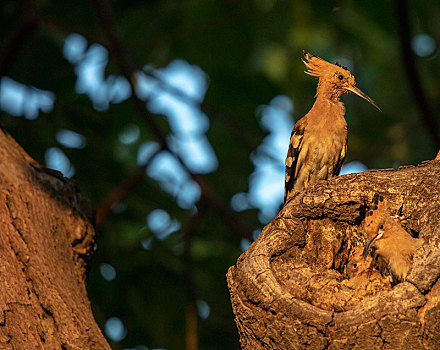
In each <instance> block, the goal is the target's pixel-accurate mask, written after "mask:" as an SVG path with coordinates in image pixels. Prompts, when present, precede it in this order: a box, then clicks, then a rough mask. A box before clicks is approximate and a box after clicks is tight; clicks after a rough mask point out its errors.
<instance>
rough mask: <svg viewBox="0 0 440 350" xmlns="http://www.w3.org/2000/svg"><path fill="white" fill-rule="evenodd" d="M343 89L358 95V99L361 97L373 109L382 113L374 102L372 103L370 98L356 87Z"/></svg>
mask: <svg viewBox="0 0 440 350" xmlns="http://www.w3.org/2000/svg"><path fill="white" fill-rule="evenodd" d="M345 89H346V90H348V91H350V92H352V93H354V94H356V95H358V96H359V97H362V98H363V99H364V100H365V101H368V102H370V103H371V104H372V105H373V106H374V107H376V108H377V109H378V110H379V111H381V112H382V110H381V109H380V108H379V106H378V105H377V104H376V102H374V101H373V99H372V98H370V97H369V96H368V95H367V94H365V93H363V92H362V91H361V90H359V89H358V88H357V87H356V86H350V87H346V88H345Z"/></svg>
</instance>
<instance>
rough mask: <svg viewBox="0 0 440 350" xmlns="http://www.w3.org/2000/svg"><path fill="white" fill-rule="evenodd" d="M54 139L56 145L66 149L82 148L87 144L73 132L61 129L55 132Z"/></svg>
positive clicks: (81, 136)
mask: <svg viewBox="0 0 440 350" xmlns="http://www.w3.org/2000/svg"><path fill="white" fill-rule="evenodd" d="M56 139H57V141H58V143H59V144H60V145H62V146H64V147H67V148H77V149H81V148H84V147H85V146H86V144H87V142H86V138H85V137H84V136H83V135H81V134H78V133H77V132H75V131H72V130H67V129H61V130H58V131H57V134H56Z"/></svg>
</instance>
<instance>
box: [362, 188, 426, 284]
mask: <svg viewBox="0 0 440 350" xmlns="http://www.w3.org/2000/svg"><path fill="white" fill-rule="evenodd" d="M364 229H365V233H366V235H367V236H368V238H369V240H368V242H367V244H366V245H365V248H364V252H363V257H364V258H367V257H368V255H369V254H370V251H373V254H372V255H373V263H374V265H376V267H377V268H378V269H379V271H381V273H388V274H389V275H391V278H392V280H393V283H394V284H397V283H399V282H402V281H404V280H405V279H406V276H407V275H408V271H409V269H410V267H411V264H412V258H413V256H414V254H415V252H416V251H417V249H419V248H420V247H421V245H422V241H421V240H420V239H417V238H414V237H412V236H411V235H410V234H409V233H408V232H406V231H405V229H404V228H403V227H402V226H401V220H400V219H396V217H393V216H391V215H390V212H389V210H388V207H387V202H386V200H385V199H384V198H383V196H381V195H379V194H378V193H376V194H375V195H374V197H373V202H372V206H371V208H370V210H369V211H368V212H367V214H366V217H365V221H364Z"/></svg>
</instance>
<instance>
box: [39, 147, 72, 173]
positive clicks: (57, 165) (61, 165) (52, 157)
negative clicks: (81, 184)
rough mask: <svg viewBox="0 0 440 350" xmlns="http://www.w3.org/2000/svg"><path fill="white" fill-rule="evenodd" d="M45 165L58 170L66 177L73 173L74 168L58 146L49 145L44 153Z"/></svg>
mask: <svg viewBox="0 0 440 350" xmlns="http://www.w3.org/2000/svg"><path fill="white" fill-rule="evenodd" d="M44 156H45V160H46V167H48V168H51V169H55V170H58V171H59V172H61V173H62V174H63V175H64V176H66V177H72V176H73V175H75V168H74V167H73V165H72V163H71V162H70V160H69V158H67V156H66V155H65V154H64V152H63V151H62V150H61V149H59V148H58V147H51V148H48V149H47V150H46V153H45V155H44Z"/></svg>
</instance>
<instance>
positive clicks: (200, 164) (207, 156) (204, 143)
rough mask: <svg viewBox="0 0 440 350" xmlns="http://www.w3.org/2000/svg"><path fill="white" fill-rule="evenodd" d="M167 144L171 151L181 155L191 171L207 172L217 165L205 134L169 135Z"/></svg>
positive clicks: (196, 172) (197, 172) (213, 169)
mask: <svg viewBox="0 0 440 350" xmlns="http://www.w3.org/2000/svg"><path fill="white" fill-rule="evenodd" d="M168 144H169V146H170V148H171V150H172V151H173V152H175V153H177V154H179V155H180V156H181V157H182V159H183V161H184V162H185V164H186V165H187V167H188V168H189V170H190V171H191V172H192V173H195V174H207V173H211V172H213V171H215V170H216V169H217V167H218V161H217V157H216V156H215V152H214V150H213V148H212V146H211V144H210V143H209V141H208V138H207V137H206V136H205V135H200V136H196V137H193V136H190V135H187V136H186V137H184V138H180V137H173V136H170V137H169V138H168Z"/></svg>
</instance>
